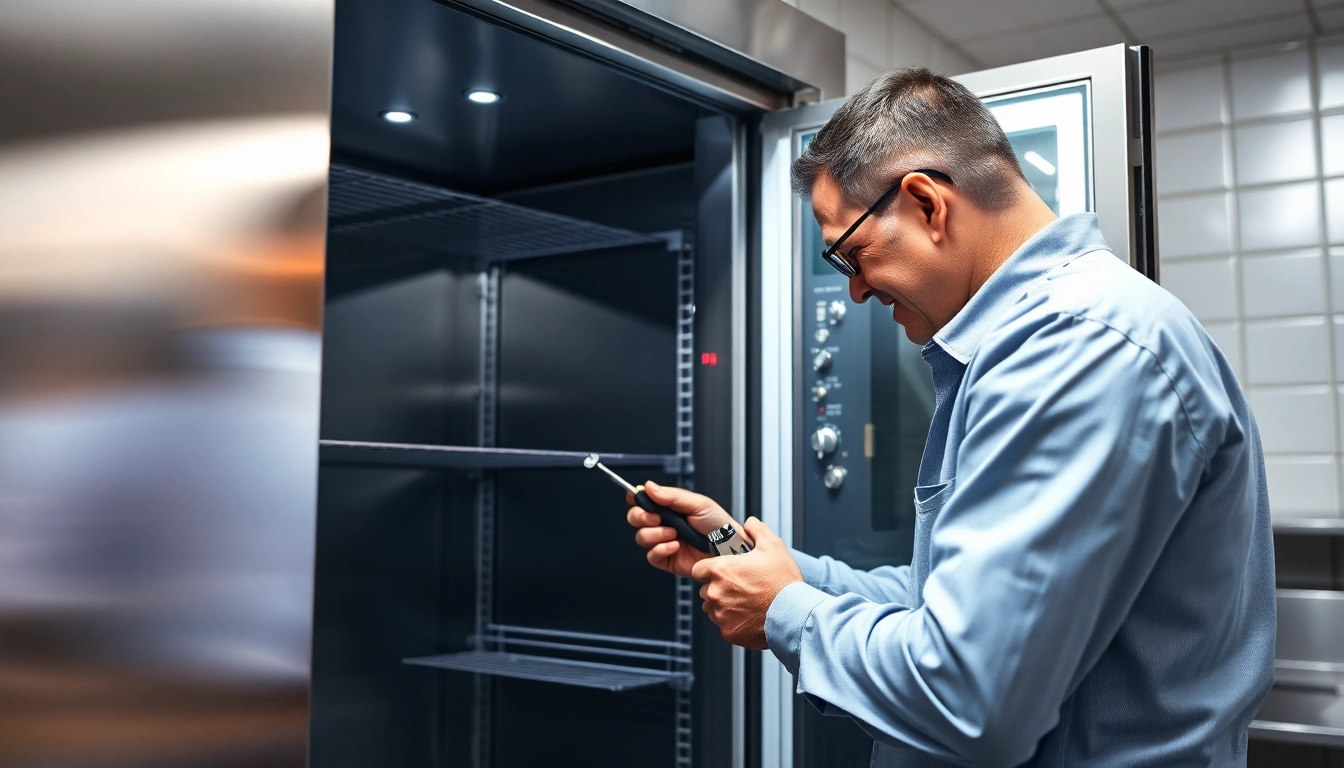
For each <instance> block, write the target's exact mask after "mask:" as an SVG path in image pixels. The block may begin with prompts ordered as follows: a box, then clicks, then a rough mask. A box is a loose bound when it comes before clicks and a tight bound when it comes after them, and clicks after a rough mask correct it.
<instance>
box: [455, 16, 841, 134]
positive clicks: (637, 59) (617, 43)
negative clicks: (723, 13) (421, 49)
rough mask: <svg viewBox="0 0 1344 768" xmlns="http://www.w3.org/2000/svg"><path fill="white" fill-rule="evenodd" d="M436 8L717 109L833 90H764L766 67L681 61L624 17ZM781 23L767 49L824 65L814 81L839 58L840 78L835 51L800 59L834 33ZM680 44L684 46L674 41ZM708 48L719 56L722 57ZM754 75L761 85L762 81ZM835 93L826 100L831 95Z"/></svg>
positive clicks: (677, 51) (770, 105)
mask: <svg viewBox="0 0 1344 768" xmlns="http://www.w3.org/2000/svg"><path fill="white" fill-rule="evenodd" d="M439 1H440V2H444V3H445V4H451V5H454V6H458V7H464V8H469V9H471V10H472V11H474V12H476V13H477V14H479V15H481V16H483V17H486V18H490V19H494V20H497V21H501V22H504V23H506V24H509V25H512V26H515V27H518V28H521V29H524V30H526V31H528V32H530V33H532V34H534V35H537V36H539V37H542V38H545V39H548V40H551V41H553V42H556V43H559V44H561V45H564V46H566V47H569V48H573V49H575V50H577V51H581V52H583V53H585V54H587V55H589V56H592V57H594V58H596V59H599V60H602V61H606V62H608V63H610V64H614V65H615V66H617V67H619V68H621V69H624V70H627V71H629V72H632V73H634V74H636V75H637V76H639V77H641V78H644V79H647V80H649V81H653V82H657V83H660V84H662V85H664V86H665V87H670V88H675V89H677V90H679V91H681V92H683V93H685V94H687V95H690V96H692V97H695V98H697V99H699V100H701V101H703V102H705V103H707V104H710V105H713V106H715V107H718V108H722V109H729V110H733V111H749V112H758V111H762V110H764V111H773V110H778V109H783V108H786V107H789V106H791V105H793V104H795V103H799V102H800V100H815V97H814V96H812V95H811V94H809V93H807V92H806V90H805V91H803V92H801V93H800V92H798V91H796V90H794V89H796V88H797V86H798V85H807V86H812V87H814V88H818V87H824V88H830V87H834V86H835V83H796V82H794V81H793V78H790V77H787V76H786V77H785V78H784V80H785V83H784V84H783V85H781V84H780V83H775V84H766V83H765V82H763V80H773V79H775V78H774V74H775V72H774V69H773V67H770V66H765V67H761V66H759V65H755V66H753V62H752V61H751V60H750V59H749V58H746V57H739V58H738V59H737V62H736V66H731V67H730V66H724V65H723V64H720V63H717V62H715V61H713V60H712V58H711V57H706V56H704V55H703V52H700V53H699V55H686V54H685V53H683V50H684V49H686V47H687V46H686V45H684V44H682V45H678V44H677V42H676V41H675V40H672V39H665V38H666V36H665V35H662V34H652V33H650V32H649V31H648V30H647V29H644V28H641V27H643V26H644V25H642V24H640V23H638V22H637V21H635V22H634V23H631V22H632V21H633V20H632V19H631V18H630V17H629V15H628V14H626V13H622V14H621V15H622V16H625V17H626V18H625V21H621V22H620V23H612V20H611V19H610V18H608V17H609V16H610V14H602V15H598V14H595V13H594V12H593V11H592V8H591V7H590V8H586V9H585V8H580V7H577V6H571V5H569V4H565V3H559V2H554V0H507V1H506V0H439ZM762 4H763V3H762ZM613 9H614V10H617V11H626V10H628V9H626V8H622V7H620V6H612V7H609V8H608V10H613ZM790 10H792V9H790ZM786 16H787V17H788V18H787V19H786V21H787V22H791V23H792V25H791V26H783V25H774V28H773V29H771V30H770V31H771V33H772V34H775V35H778V36H779V40H778V42H777V43H772V44H771V45H770V46H768V47H769V48H770V49H772V50H784V49H786V48H787V47H789V46H792V47H793V48H794V49H795V51H794V52H793V58H794V59H795V60H799V61H802V60H804V57H811V56H813V55H815V56H817V57H819V60H821V61H827V62H831V63H828V64H826V65H825V66H824V67H818V68H817V69H816V73H817V76H825V77H827V78H831V77H833V76H834V75H833V74H824V73H833V71H834V70H833V67H834V66H835V64H834V63H833V62H834V59H833V58H832V59H828V58H826V57H839V63H840V66H841V70H840V71H841V73H842V75H843V63H844V60H843V47H836V48H832V49H830V50H821V51H819V52H818V53H816V54H807V53H804V51H806V50H810V49H813V48H814V47H816V48H823V49H824V48H825V46H821V45H818V44H817V43H816V42H814V40H813V39H809V38H808V37H806V36H805V35H808V34H820V35H823V36H824V37H826V38H827V39H828V40H833V39H834V37H835V36H836V35H837V33H835V32H834V31H833V30H830V31H827V29H828V28H826V27H824V26H814V23H809V22H810V20H807V19H805V18H799V17H800V16H802V14H798V16H792V15H790V14H787V13H785V14H781V18H784V17H786ZM664 29H666V27H664ZM762 30H764V27H762ZM682 42H683V43H685V42H686V40H685V39H682ZM692 47H698V46H692ZM715 48H717V50H723V51H725V52H727V49H722V48H718V47H715ZM762 74H765V75H767V77H762ZM841 85H843V84H841ZM809 90H810V89H809ZM840 92H841V91H835V92H834V93H835V95H839V93H840ZM828 95H830V94H829V92H828Z"/></svg>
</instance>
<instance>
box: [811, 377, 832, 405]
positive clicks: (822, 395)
mask: <svg viewBox="0 0 1344 768" xmlns="http://www.w3.org/2000/svg"><path fill="white" fill-rule="evenodd" d="M829 393H830V390H829V389H827V388H826V385H825V384H822V383H821V382H817V386H815V387H813V388H812V399H813V400H816V401H818V402H820V401H822V400H825V399H826V395H827V394H829Z"/></svg>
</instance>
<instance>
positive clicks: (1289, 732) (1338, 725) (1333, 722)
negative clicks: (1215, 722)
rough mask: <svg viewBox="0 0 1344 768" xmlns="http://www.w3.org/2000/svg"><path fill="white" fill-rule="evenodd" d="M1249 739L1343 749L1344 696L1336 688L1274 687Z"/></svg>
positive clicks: (1252, 727) (1257, 715)
mask: <svg viewBox="0 0 1344 768" xmlns="http://www.w3.org/2000/svg"><path fill="white" fill-rule="evenodd" d="M1250 736H1251V737H1252V738H1257V739H1264V740H1266V741H1284V742H1289V743H1294V744H1312V745H1316V746H1324V747H1344V695H1341V692H1340V689H1339V688H1338V687H1334V686H1321V687H1319V688H1309V687H1305V686H1304V687H1296V686H1292V687H1290V686H1285V685H1279V684H1275V686H1274V687H1273V688H1271V689H1270V691H1269V696H1268V697H1267V698H1266V699H1265V703H1264V704H1262V705H1261V706H1260V711H1259V712H1257V713H1256V715H1255V719H1254V720H1253V721H1251V727H1250Z"/></svg>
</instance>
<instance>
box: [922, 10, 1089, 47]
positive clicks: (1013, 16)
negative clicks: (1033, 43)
mask: <svg viewBox="0 0 1344 768" xmlns="http://www.w3.org/2000/svg"><path fill="white" fill-rule="evenodd" d="M897 5H899V6H900V7H902V8H904V9H905V10H906V11H907V12H909V13H910V15H912V16H914V17H915V18H917V19H919V20H920V21H922V22H924V23H925V24H926V25H928V26H929V27H930V28H932V29H933V30H934V31H935V32H937V33H939V34H940V35H942V36H943V37H945V38H947V39H948V40H953V41H961V40H969V39H972V38H977V37H984V36H988V35H998V34H1002V33H1005V32H1011V31H1013V30H1021V29H1028V28H1035V27H1041V26H1045V25H1050V24H1058V23H1060V22H1062V21H1066V20H1071V19H1078V18H1082V17H1086V16H1095V15H1097V14H1099V13H1101V7H1100V6H1098V5H1097V4H1096V3H1095V2H1093V0H900V1H899V2H897Z"/></svg>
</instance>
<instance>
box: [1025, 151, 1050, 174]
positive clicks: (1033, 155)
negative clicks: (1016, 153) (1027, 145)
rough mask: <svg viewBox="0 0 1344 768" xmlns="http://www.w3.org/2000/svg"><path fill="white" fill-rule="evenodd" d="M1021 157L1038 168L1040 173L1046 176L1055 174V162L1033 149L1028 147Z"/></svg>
mask: <svg viewBox="0 0 1344 768" xmlns="http://www.w3.org/2000/svg"><path fill="white" fill-rule="evenodd" d="M1022 159H1023V160H1026V161H1027V162H1028V163H1031V164H1032V165H1034V166H1036V167H1037V168H1039V169H1040V171H1041V173H1044V174H1045V175H1046V176H1054V175H1055V164H1054V163H1052V162H1050V161H1049V160H1046V159H1045V158H1044V157H1041V155H1040V153H1039V152H1037V151H1036V150H1034V149H1028V150H1027V152H1026V154H1024V155H1022Z"/></svg>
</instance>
